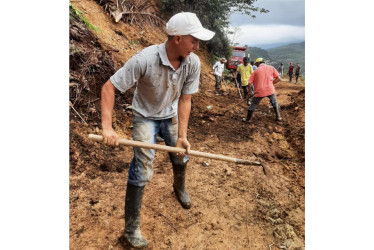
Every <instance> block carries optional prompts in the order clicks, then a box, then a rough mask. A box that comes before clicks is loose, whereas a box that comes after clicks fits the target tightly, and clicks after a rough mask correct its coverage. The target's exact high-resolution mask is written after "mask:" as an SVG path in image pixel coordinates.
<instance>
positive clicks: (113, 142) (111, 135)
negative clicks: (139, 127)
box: [103, 128, 119, 146]
mask: <svg viewBox="0 0 374 250" xmlns="http://www.w3.org/2000/svg"><path fill="white" fill-rule="evenodd" d="M103 143H104V144H108V145H110V146H118V145H119V137H118V135H117V133H116V131H114V130H113V128H109V129H103Z"/></svg>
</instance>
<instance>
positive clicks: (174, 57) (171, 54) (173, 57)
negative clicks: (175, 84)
mask: <svg viewBox="0 0 374 250" xmlns="http://www.w3.org/2000/svg"><path fill="white" fill-rule="evenodd" d="M165 49H166V55H167V57H168V59H169V62H170V63H171V65H172V66H173V67H174V69H175V70H176V69H178V68H179V66H180V64H181V61H182V59H181V57H180V56H179V55H178V51H177V49H176V47H174V46H173V44H172V43H171V42H170V41H167V42H166V45H165Z"/></svg>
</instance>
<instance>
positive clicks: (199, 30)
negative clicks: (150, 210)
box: [101, 12, 215, 248]
mask: <svg viewBox="0 0 374 250" xmlns="http://www.w3.org/2000/svg"><path fill="white" fill-rule="evenodd" d="M166 33H167V34H168V39H167V41H166V42H164V43H163V44H159V45H152V46H150V47H148V48H145V49H144V50H142V51H140V52H139V53H137V54H136V55H135V56H133V57H132V58H131V59H130V60H129V61H127V62H126V63H125V65H124V66H123V67H122V68H121V69H119V70H118V71H117V72H116V73H115V74H114V75H113V76H111V77H110V79H109V80H108V81H107V82H106V83H105V84H104V86H103V88H102V91H101V116H102V128H103V132H102V135H103V142H104V143H106V144H109V145H112V146H114V145H119V137H118V135H117V133H116V132H115V131H114V130H113V127H112V114H113V107H114V101H115V89H118V90H120V91H121V92H125V91H127V90H128V89H130V88H132V87H133V86H136V88H135V92H134V96H133V101H132V107H133V109H132V110H133V118H132V123H133V133H132V136H133V140H134V141H141V142H148V143H155V140H156V135H157V134H159V135H160V137H162V139H164V141H165V144H166V145H167V146H173V147H178V148H183V149H186V153H187V154H188V153H189V150H190V147H191V146H190V144H189V142H188V140H187V129H188V120H189V116H190V111H191V96H192V94H194V93H196V92H197V91H198V88H199V79H200V60H199V57H198V56H197V55H196V54H194V53H193V52H194V51H195V50H198V49H199V41H200V40H203V41H207V40H210V39H211V38H212V37H213V36H214V35H215V33H214V32H212V31H210V30H207V29H205V28H203V26H202V25H201V23H200V21H199V19H198V18H197V16H196V14H194V13H190V12H182V13H178V14H176V15H174V16H172V17H171V18H170V20H169V21H168V23H167V24H166ZM154 156H155V150H154V149H147V148H138V147H134V158H133V159H132V162H131V164H130V168H129V173H128V180H127V190H126V198H125V231H124V238H125V239H126V241H127V242H128V243H129V244H130V245H131V246H132V247H135V248H142V247H145V246H147V245H148V241H147V240H146V239H145V238H144V236H143V235H142V233H141V230H140V209H141V206H142V199H143V193H144V187H145V185H147V184H148V183H149V182H150V180H151V178H152V175H153V160H154ZM169 157H170V160H171V163H172V168H173V175H174V184H173V189H174V192H175V194H176V196H177V199H178V201H179V202H180V204H181V205H182V207H183V208H185V209H189V208H190V207H191V200H190V197H189V195H188V193H187V191H186V188H185V176H186V169H187V162H188V156H187V155H185V154H184V153H169Z"/></svg>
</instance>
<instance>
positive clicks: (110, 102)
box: [101, 80, 119, 145]
mask: <svg viewBox="0 0 374 250" xmlns="http://www.w3.org/2000/svg"><path fill="white" fill-rule="evenodd" d="M114 93H115V88H114V86H113V84H112V82H111V81H110V80H108V81H107V82H106V83H105V84H104V85H103V88H102V89H101V125H102V128H103V138H104V143H106V144H109V145H119V138H118V135H117V133H116V132H115V131H114V130H113V127H112V115H113V107H114Z"/></svg>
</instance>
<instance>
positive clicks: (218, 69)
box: [213, 57, 227, 91]
mask: <svg viewBox="0 0 374 250" xmlns="http://www.w3.org/2000/svg"><path fill="white" fill-rule="evenodd" d="M226 62H227V60H226V58H224V57H223V58H221V59H220V60H219V61H217V62H216V63H215V64H214V65H213V70H214V77H215V79H216V85H215V89H216V91H219V90H220V89H221V81H222V74H223V71H224V69H225V63H226Z"/></svg>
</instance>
